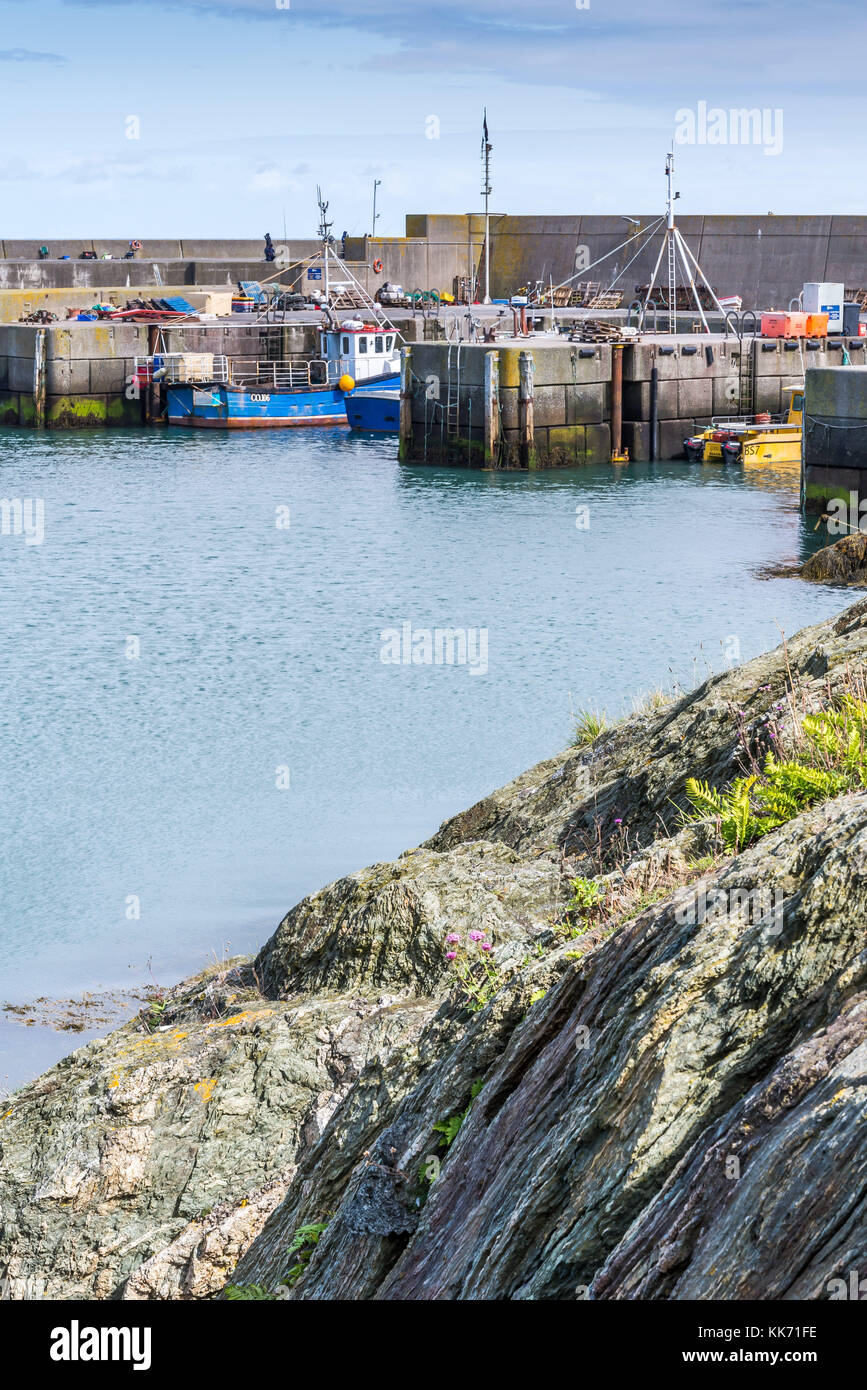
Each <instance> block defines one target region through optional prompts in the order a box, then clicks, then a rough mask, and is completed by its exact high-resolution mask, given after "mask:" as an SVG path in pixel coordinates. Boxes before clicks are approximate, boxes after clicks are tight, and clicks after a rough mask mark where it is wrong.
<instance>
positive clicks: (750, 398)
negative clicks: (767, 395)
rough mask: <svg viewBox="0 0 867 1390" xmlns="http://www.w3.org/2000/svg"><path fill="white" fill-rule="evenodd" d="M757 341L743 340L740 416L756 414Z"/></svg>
mask: <svg viewBox="0 0 867 1390" xmlns="http://www.w3.org/2000/svg"><path fill="white" fill-rule="evenodd" d="M755 348H756V340H755V338H744V337H742V338H741V343H740V362H739V364H738V415H753V414H755V410H754V404H755V397H756V391H755V386H756V353H755Z"/></svg>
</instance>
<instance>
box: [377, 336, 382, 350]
mask: <svg viewBox="0 0 867 1390" xmlns="http://www.w3.org/2000/svg"><path fill="white" fill-rule="evenodd" d="M376 351H377V352H382V334H381V333H377V335H376Z"/></svg>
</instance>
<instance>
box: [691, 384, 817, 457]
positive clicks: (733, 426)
mask: <svg viewBox="0 0 867 1390" xmlns="http://www.w3.org/2000/svg"><path fill="white" fill-rule="evenodd" d="M784 389H785V390H786V391H788V392H789V396H790V399H789V408H788V410H787V411H786V412H785V418H783V416H782V415H780V416H777V417H776V419H775V418H774V417H772V416H771V415H770V414H760V415H750V416H739V417H735V418H728V419H725V418H724V419H714V420H712V421H711V424H710V427H709V428H708V429H706V430H702V431H701V432H700V433H699V434H694V435H691V436H690V438H689V439H685V440H684V441H683V447H684V450H685V452H686V457H687V459H688V460H689V462H690V463H742V464H744V466H745V467H756V466H757V465H758V466H761V467H765V466H767V465H770V466H772V467H773V466H775V465H782V466H786V465H792V464H797V465H798V466H800V463H801V433H802V422H803V413H804V388H803V386H788V387H785V388H784Z"/></svg>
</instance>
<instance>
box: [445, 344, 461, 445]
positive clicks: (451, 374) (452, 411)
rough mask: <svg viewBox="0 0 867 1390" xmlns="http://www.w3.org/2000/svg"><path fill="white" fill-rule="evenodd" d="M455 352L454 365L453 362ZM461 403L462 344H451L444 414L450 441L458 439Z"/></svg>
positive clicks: (447, 356) (447, 358)
mask: <svg viewBox="0 0 867 1390" xmlns="http://www.w3.org/2000/svg"><path fill="white" fill-rule="evenodd" d="M452 351H454V363H453V362H452ZM460 402H461V344H460V341H458V342H456V343H454V342H449V346H448V351H447V353H446V404H445V410H444V412H443V414H444V418H445V426H446V434H447V436H448V437H449V439H457V436H458V418H459V414H460Z"/></svg>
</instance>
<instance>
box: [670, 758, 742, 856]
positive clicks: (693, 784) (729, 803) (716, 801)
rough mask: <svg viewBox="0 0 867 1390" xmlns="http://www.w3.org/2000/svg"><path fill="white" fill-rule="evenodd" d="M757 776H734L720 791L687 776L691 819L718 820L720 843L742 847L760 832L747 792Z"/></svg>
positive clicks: (736, 847)
mask: <svg viewBox="0 0 867 1390" xmlns="http://www.w3.org/2000/svg"><path fill="white" fill-rule="evenodd" d="M757 781H758V778H757V777H755V776H753V777H736V778H735V780H734V781H733V782H732V784H731V786H730V787H729V788H728V789H727V790H726V791H724V792H719V791H717V790H716V788H715V787H711V786H709V785H708V783H707V782H698V781H696V779H695V778H694V777H689V778H687V782H686V788H685V790H686V795H687V798H688V800H689V803H690V805H691V806H692V808H693V810H694V812H695V815H693V816H690V817H689V819H690V820H710V819H715V820H718V821H719V825H720V835H721V836H722V840H723V844H725V845H726V846H727V847H728V848H729V849H731V850H735V851H737V850H739V849H743V847H744V845H748V844H749V843H750V841H751V840H754V839H755V838H756V836H757V835H758V834H759V825H758V821H757V820H756V817H755V816H754V815H753V811H752V804H751V801H750V793H751V791H752V788H753V786H754V785H755V783H756V782H757Z"/></svg>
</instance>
